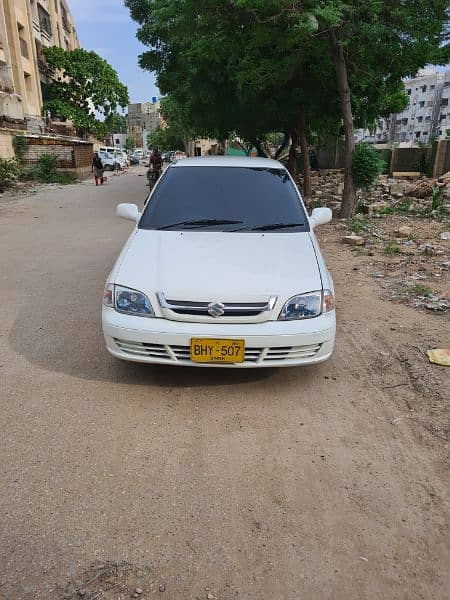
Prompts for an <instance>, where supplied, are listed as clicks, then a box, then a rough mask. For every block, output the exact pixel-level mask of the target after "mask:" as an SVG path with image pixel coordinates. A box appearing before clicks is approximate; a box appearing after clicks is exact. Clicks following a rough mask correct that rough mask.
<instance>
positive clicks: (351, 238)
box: [342, 235, 365, 246]
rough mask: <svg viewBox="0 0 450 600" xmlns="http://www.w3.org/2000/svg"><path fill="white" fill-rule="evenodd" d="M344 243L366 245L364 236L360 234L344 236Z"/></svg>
mask: <svg viewBox="0 0 450 600" xmlns="http://www.w3.org/2000/svg"><path fill="white" fill-rule="evenodd" d="M342 241H343V243H344V244H350V246H364V243H365V242H364V238H362V237H361V236H360V235H344V236H343V238H342Z"/></svg>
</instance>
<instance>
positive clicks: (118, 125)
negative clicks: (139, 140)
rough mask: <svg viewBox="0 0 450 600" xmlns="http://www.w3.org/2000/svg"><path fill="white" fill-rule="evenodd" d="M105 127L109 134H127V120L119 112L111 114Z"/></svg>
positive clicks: (106, 120)
mask: <svg viewBox="0 0 450 600" xmlns="http://www.w3.org/2000/svg"><path fill="white" fill-rule="evenodd" d="M104 123H105V126H106V128H107V132H108V133H126V132H127V120H126V118H125V116H124V115H121V114H120V113H118V112H113V113H111V114H109V115H108V116H107V117H106V119H105V121H104Z"/></svg>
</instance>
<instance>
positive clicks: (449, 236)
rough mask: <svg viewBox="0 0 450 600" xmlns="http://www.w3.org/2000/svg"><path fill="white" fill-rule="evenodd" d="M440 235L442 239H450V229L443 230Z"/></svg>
mask: <svg viewBox="0 0 450 600" xmlns="http://www.w3.org/2000/svg"><path fill="white" fill-rule="evenodd" d="M439 237H440V238H441V240H450V231H443V232H442V233H441V235H440V236H439Z"/></svg>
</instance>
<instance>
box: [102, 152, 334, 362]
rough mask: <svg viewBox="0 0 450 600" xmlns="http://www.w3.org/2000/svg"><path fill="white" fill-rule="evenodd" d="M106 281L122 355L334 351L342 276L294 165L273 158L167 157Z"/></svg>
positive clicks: (109, 337) (115, 348)
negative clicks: (334, 272) (331, 268)
mask: <svg viewBox="0 0 450 600" xmlns="http://www.w3.org/2000/svg"><path fill="white" fill-rule="evenodd" d="M117 214H118V215H119V216H121V217H123V218H125V219H130V220H131V221H133V222H134V223H135V227H134V230H133V232H132V234H131V236H130V238H129V239H128V241H127V243H126V244H125V246H124V248H123V250H122V252H121V254H120V256H119V258H118V259H117V261H116V264H115V265H114V268H113V270H112V271H111V274H110V276H109V277H108V280H107V282H106V287H105V292H104V297H103V311H102V322H103V332H104V336H105V341H106V347H107V349H108V350H109V352H110V353H111V354H112V355H114V356H116V357H117V358H120V359H124V360H129V361H136V362H142V363H160V364H167V365H184V366H193V365H195V366H215V367H217V366H221V367H226V366H227V367H275V366H276V367H278V366H292V365H307V364H314V363H320V362H322V361H324V360H327V359H328V358H329V357H330V356H331V353H332V352H333V346H334V338H335V331H336V315H335V308H334V289H333V281H332V279H331V276H330V274H329V272H328V270H327V268H326V266H325V262H324V260H323V257H322V254H321V252H320V249H319V245H318V243H317V240H316V237H315V235H314V231H313V230H314V228H315V227H316V226H317V225H320V224H321V223H327V222H328V221H330V219H331V211H330V209H328V208H316V209H314V210H313V211H312V215H311V216H310V217H308V215H307V213H306V210H305V207H304V205H303V202H302V199H301V196H300V194H299V192H298V189H297V187H296V186H295V184H294V182H293V180H292V178H291V176H290V175H289V173H288V172H287V170H286V169H285V168H284V167H283V166H282V165H281V164H280V163H279V162H277V161H273V160H268V159H261V158H230V157H220V156H218V157H206V158H187V159H185V160H182V161H179V162H177V163H175V164H173V165H171V166H169V167H168V168H167V170H166V171H165V173H164V174H163V175H162V177H161V178H160V180H159V181H158V183H157V184H156V185H155V187H154V188H153V190H152V193H151V194H150V198H149V201H148V202H147V203H146V205H145V208H144V210H143V212H142V213H140V212H139V210H138V207H137V206H136V205H135V204H119V206H118V207H117Z"/></svg>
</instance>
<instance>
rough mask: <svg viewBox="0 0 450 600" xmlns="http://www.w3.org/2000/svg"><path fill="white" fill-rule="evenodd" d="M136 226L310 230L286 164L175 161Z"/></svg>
mask: <svg viewBox="0 0 450 600" xmlns="http://www.w3.org/2000/svg"><path fill="white" fill-rule="evenodd" d="M139 228H140V229H162V230H165V231H185V230H189V231H193V230H195V231H197V230H198V231H227V232H255V233H256V232H264V231H267V232H270V233H292V232H296V231H309V225H308V220H307V217H306V214H305V211H304V208H303V206H302V204H301V201H300V198H299V195H298V193H297V191H296V189H295V187H294V185H293V183H292V181H291V179H290V177H289V175H288V173H287V172H286V171H285V170H284V169H277V168H275V169H274V168H259V167H220V166H217V167H213V166H207V167H188V166H186V167H173V168H169V169H168V170H167V172H166V173H165V174H164V176H163V178H162V179H161V181H160V183H159V184H158V186H157V187H156V188H155V191H154V192H153V194H152V196H151V199H150V202H149V203H148V204H147V207H146V209H145V210H144V213H143V215H142V217H141V220H140V222H139Z"/></svg>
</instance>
